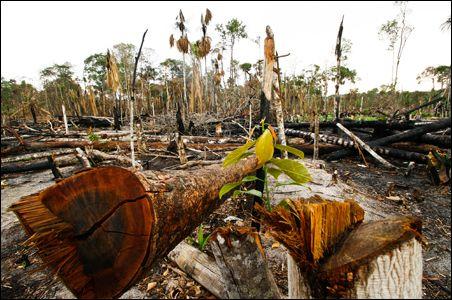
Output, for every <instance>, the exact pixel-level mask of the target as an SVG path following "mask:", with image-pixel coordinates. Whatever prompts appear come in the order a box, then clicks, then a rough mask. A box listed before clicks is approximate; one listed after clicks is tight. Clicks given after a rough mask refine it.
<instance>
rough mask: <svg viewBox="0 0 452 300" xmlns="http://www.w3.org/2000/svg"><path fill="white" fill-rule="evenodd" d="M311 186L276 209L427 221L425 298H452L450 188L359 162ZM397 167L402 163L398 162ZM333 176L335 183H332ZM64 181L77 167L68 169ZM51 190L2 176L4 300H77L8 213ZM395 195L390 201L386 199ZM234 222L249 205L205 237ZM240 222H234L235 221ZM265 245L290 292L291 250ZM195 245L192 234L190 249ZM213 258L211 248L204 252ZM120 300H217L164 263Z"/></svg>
mask: <svg viewBox="0 0 452 300" xmlns="http://www.w3.org/2000/svg"><path fill="white" fill-rule="evenodd" d="M305 162H306V165H308V166H309V167H310V171H311V174H312V175H313V178H314V182H313V183H312V184H310V185H309V189H306V188H300V187H293V188H292V187H283V188H281V187H279V188H275V189H274V191H273V192H272V195H273V198H274V199H275V201H276V202H277V201H278V200H279V199H282V198H286V197H299V196H307V195H309V194H311V193H317V194H320V195H321V196H323V197H326V198H331V199H334V198H342V199H343V198H355V199H356V200H357V201H358V202H359V203H360V204H361V205H362V206H363V207H364V209H365V210H366V218H368V219H378V218H382V217H386V216H389V215H400V214H402V215H415V216H418V217H420V218H421V219H422V221H423V234H424V236H425V238H426V240H427V245H425V246H424V254H423V256H424V279H423V285H424V298H450V297H451V295H450V293H451V292H450V289H451V265H450V258H451V228H450V225H451V220H450V219H451V215H450V212H451V199H450V186H434V185H432V184H431V182H430V180H429V179H428V175H427V172H426V170H425V169H424V168H423V167H422V166H418V167H416V168H415V169H414V171H413V173H412V174H411V176H410V177H408V178H405V177H404V176H403V171H387V170H383V169H381V168H378V167H376V166H375V165H373V164H372V163H370V165H369V167H363V166H362V162H360V161H358V160H341V161H340V162H331V163H323V162H320V163H310V159H309V158H308V157H307V158H306V159H305ZM398 163H399V165H400V162H398ZM334 169H336V170H337V171H338V174H339V176H338V177H339V180H338V183H334V182H333V181H332V180H331V174H332V173H333V171H334ZM63 171H64V172H66V174H70V173H71V172H73V171H74V169H73V168H72V167H68V168H64V169H63ZM52 183H53V179H52V174H51V172H50V171H43V172H35V173H24V174H20V175H9V176H7V177H2V201H1V202H2V203H1V204H2V205H1V206H2V228H1V230H2V241H1V271H2V272H1V273H2V274H1V278H2V279H1V280H2V285H1V297H2V298H16V299H18V298H28V299H29V298H41V299H43V298H72V297H73V295H72V294H71V293H70V292H69V291H68V290H67V289H66V288H65V287H64V286H63V285H62V284H61V283H60V282H59V281H58V280H56V279H55V278H53V277H52V276H51V274H49V272H47V271H46V270H45V269H44V270H38V271H36V272H30V271H33V270H36V269H38V266H39V262H40V259H39V257H37V256H36V255H34V254H33V253H30V252H29V251H28V252H27V251H25V249H24V248H23V247H22V246H21V242H22V241H24V240H25V239H26V236H25V234H24V232H23V231H22V229H21V228H20V225H19V224H18V221H17V219H15V217H14V216H13V215H12V213H10V212H6V208H7V207H8V206H9V205H11V203H13V202H15V201H17V200H18V199H19V198H20V197H22V196H24V195H27V194H30V193H33V192H36V191H38V190H40V189H43V188H45V187H47V186H50V185H51V184H52ZM388 196H390V198H387V197H388ZM228 216H235V217H237V218H240V219H241V221H240V220H239V221H238V222H239V224H240V222H242V223H243V224H244V225H248V224H249V223H250V213H249V203H247V202H246V200H244V199H238V200H232V199H228V200H227V201H226V202H225V203H224V204H223V205H222V206H221V207H220V208H219V209H218V210H216V211H215V212H214V213H213V214H212V215H211V216H210V217H209V218H208V219H206V220H205V222H204V223H203V228H204V231H205V232H206V234H208V233H209V232H211V231H212V230H213V229H215V228H216V227H218V226H223V225H226V223H227V221H225V218H226V217H228ZM233 222H235V223H237V221H233ZM261 236H262V239H263V245H264V248H265V250H266V255H267V258H268V261H269V264H270V268H271V269H272V271H273V274H274V275H275V279H276V282H277V284H278V286H279V287H280V288H281V291H282V292H283V293H287V268H286V264H285V255H286V250H285V249H284V247H283V246H281V245H279V244H277V243H275V242H274V241H273V240H272V239H271V237H270V236H269V235H268V234H265V233H264V232H263V233H262V235H261ZM193 240H196V233H195V232H193V234H192V237H191V239H190V238H188V239H187V241H188V242H189V243H193ZM205 251H206V252H207V253H209V252H210V251H209V246H207V248H206V250H205ZM121 298H150V299H157V298H189V299H197V298H207V299H209V298H215V297H214V296H213V295H212V294H211V293H210V292H208V291H207V290H206V289H204V288H203V287H202V286H200V285H199V284H198V283H197V282H195V281H194V280H193V279H191V278H190V277H189V276H188V275H187V274H185V273H184V272H182V271H181V270H180V269H178V268H177V266H176V265H175V264H174V263H173V262H170V261H169V260H168V259H164V260H162V261H161V262H160V263H159V264H157V265H156V266H155V267H154V268H153V270H152V271H151V272H150V274H149V276H148V277H146V278H145V279H143V280H141V281H140V282H139V283H138V284H137V285H135V286H134V287H133V288H132V289H130V290H129V291H128V292H127V293H126V294H124V295H123V296H122V297H121Z"/></svg>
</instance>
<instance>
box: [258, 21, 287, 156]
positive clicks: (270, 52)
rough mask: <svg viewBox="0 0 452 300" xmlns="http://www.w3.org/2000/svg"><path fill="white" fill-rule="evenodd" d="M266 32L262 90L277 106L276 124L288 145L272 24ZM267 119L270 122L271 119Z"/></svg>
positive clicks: (282, 142)
mask: <svg viewBox="0 0 452 300" xmlns="http://www.w3.org/2000/svg"><path fill="white" fill-rule="evenodd" d="M265 32H266V34H267V37H266V38H265V41H264V55H265V68H264V79H263V83H262V91H263V93H264V96H265V98H266V100H267V101H266V103H270V102H272V103H273V105H274V107H275V112H276V124H277V126H278V139H279V141H280V143H281V145H287V142H286V135H285V133H284V115H283V109H282V101H281V98H282V96H281V86H280V82H281V79H280V75H279V74H280V73H279V72H280V70H279V61H278V57H277V55H275V39H274V34H273V31H272V29H271V28H270V26H268V25H267V27H266V28H265ZM275 64H276V65H275ZM275 66H276V68H275ZM275 72H276V73H277V75H276V74H275ZM261 105H262V102H261ZM268 109H269V108H268ZM266 121H267V122H270V120H266ZM284 157H286V158H287V152H284Z"/></svg>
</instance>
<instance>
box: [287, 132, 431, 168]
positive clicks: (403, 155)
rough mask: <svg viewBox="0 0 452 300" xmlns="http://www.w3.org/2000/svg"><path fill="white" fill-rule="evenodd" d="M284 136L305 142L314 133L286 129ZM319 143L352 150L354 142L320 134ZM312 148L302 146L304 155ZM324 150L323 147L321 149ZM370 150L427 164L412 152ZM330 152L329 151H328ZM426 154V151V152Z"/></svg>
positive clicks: (375, 147)
mask: <svg viewBox="0 0 452 300" xmlns="http://www.w3.org/2000/svg"><path fill="white" fill-rule="evenodd" d="M286 134H287V135H289V136H298V137H302V138H304V139H307V140H312V139H313V138H314V136H315V135H314V133H312V132H306V131H300V130H293V129H286ZM319 136H320V141H321V142H324V143H329V144H331V145H333V144H334V145H340V146H343V147H347V148H354V147H355V142H354V141H352V140H349V139H344V138H340V137H336V136H332V135H326V134H320V135H319ZM296 147H297V148H301V145H297V146H296ZM311 148H312V147H308V146H306V145H303V152H305V153H306V154H310V153H312V149H311ZM323 148H325V147H323ZM371 148H372V150H374V151H375V152H377V153H378V154H382V155H386V156H390V157H394V158H400V159H405V160H414V161H416V162H420V163H426V162H427V156H426V155H423V154H420V153H416V152H412V151H405V150H399V149H393V148H388V147H381V146H371ZM404 149H407V150H408V149H410V147H406V148H404ZM328 150H330V151H328ZM328 150H327V149H323V151H322V153H323V154H325V153H328V152H332V151H336V150H337V149H336V148H332V149H328ZM427 153H428V151H427Z"/></svg>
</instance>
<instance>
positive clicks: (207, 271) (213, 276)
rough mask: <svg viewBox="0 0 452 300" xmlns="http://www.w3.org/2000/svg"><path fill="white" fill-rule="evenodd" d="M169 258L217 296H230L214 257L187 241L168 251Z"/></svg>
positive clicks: (223, 297)
mask: <svg viewBox="0 0 452 300" xmlns="http://www.w3.org/2000/svg"><path fill="white" fill-rule="evenodd" d="M168 258H169V259H170V260H172V261H174V262H175V263H176V264H177V265H178V266H179V268H181V270H182V271H184V272H185V273H187V274H188V275H190V276H191V277H192V278H193V279H194V280H196V281H197V282H198V283H199V284H201V285H202V286H203V287H205V288H206V289H207V290H208V291H209V292H211V293H212V294H213V295H214V296H215V297H217V298H220V299H226V298H227V297H228V294H227V293H226V289H225V287H224V284H223V277H222V276H221V272H220V268H219V267H218V265H217V263H216V262H215V259H214V258H212V257H210V256H209V255H207V254H205V253H203V252H201V251H199V250H198V249H196V248H195V247H192V246H190V245H188V244H187V243H185V242H181V243H180V244H179V245H177V246H176V247H175V248H174V249H173V250H171V252H170V253H168Z"/></svg>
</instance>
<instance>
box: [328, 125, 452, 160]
mask: <svg viewBox="0 0 452 300" xmlns="http://www.w3.org/2000/svg"><path fill="white" fill-rule="evenodd" d="M450 125H451V123H450V118H448V119H444V120H441V121H438V122H434V123H431V124H427V125H423V126H420V127H417V128H414V129H411V130H407V131H404V132H401V133H397V134H394V135H390V136H387V137H383V138H380V139H376V140H374V141H370V142H368V145H369V146H383V145H387V144H391V143H395V142H398V141H403V140H407V139H411V138H415V137H419V136H421V135H423V134H425V133H428V132H432V131H437V130H440V129H444V128H447V127H450ZM352 153H353V150H348V149H344V150H339V151H336V152H333V153H331V154H330V155H328V157H327V158H326V159H327V160H329V161H331V160H336V159H340V158H342V157H345V156H347V155H350V154H352Z"/></svg>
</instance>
